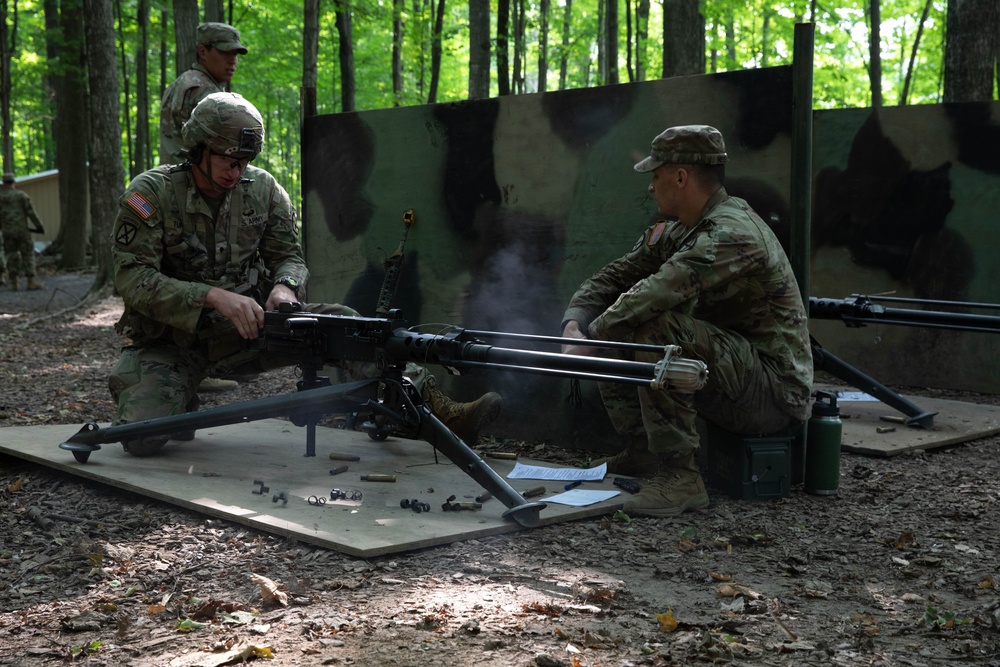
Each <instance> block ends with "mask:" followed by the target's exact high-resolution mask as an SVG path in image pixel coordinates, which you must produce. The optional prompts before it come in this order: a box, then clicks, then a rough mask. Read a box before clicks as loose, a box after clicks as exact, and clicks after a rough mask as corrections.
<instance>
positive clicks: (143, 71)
mask: <svg viewBox="0 0 1000 667" xmlns="http://www.w3.org/2000/svg"><path fill="white" fill-rule="evenodd" d="M136 21H137V22H138V24H139V52H138V53H136V55H135V107H136V111H135V158H136V159H135V168H136V173H142V172H144V171H146V169H148V168H149V165H150V164H152V163H153V148H152V144H151V143H150V141H149V74H148V71H147V70H148V68H149V60H148V58H147V56H146V54H147V53H148V52H149V0H139V5H138V7H137V9H136Z"/></svg>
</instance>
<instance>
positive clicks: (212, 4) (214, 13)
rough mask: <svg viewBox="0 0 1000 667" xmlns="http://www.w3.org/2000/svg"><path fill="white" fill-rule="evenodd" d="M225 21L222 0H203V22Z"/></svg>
mask: <svg viewBox="0 0 1000 667" xmlns="http://www.w3.org/2000/svg"><path fill="white" fill-rule="evenodd" d="M209 22H219V23H227V21H226V12H225V9H224V8H223V6H222V0H205V23H209Z"/></svg>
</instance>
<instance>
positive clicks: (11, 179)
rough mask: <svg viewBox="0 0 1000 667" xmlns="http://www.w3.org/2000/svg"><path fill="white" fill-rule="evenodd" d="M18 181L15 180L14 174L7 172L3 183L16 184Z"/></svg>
mask: <svg viewBox="0 0 1000 667" xmlns="http://www.w3.org/2000/svg"><path fill="white" fill-rule="evenodd" d="M16 180H17V179H16V178H14V174H12V173H10V172H9V171H8V172H6V173H5V174H4V175H3V182H4V183H13V182H14V181H16Z"/></svg>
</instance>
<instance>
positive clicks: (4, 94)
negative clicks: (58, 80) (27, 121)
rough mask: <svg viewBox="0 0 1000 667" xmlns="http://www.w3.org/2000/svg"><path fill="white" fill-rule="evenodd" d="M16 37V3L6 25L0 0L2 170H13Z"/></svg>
mask: <svg viewBox="0 0 1000 667" xmlns="http://www.w3.org/2000/svg"><path fill="white" fill-rule="evenodd" d="M16 37H17V4H16V2H15V4H14V20H13V25H12V26H9V25H8V11H7V0H0V116H2V119H0V125H2V126H3V127H2V132H3V170H4V171H14V145H13V143H11V139H10V103H11V99H10V95H11V80H10V64H11V60H12V59H13V55H14V44H15V39H16Z"/></svg>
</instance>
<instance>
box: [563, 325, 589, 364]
mask: <svg viewBox="0 0 1000 667" xmlns="http://www.w3.org/2000/svg"><path fill="white" fill-rule="evenodd" d="M562 336H563V338H579V339H580V340H586V338H587V334H585V333H584V332H583V331H581V330H580V323H579V322H577V321H576V320H570V321H569V322H567V323H566V326H565V327H564V328H563V331H562ZM562 353H563V354H575V355H576V356H578V357H593V356H595V354H596V353H597V349H596V348H594V347H592V346H590V345H563V346H562Z"/></svg>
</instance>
